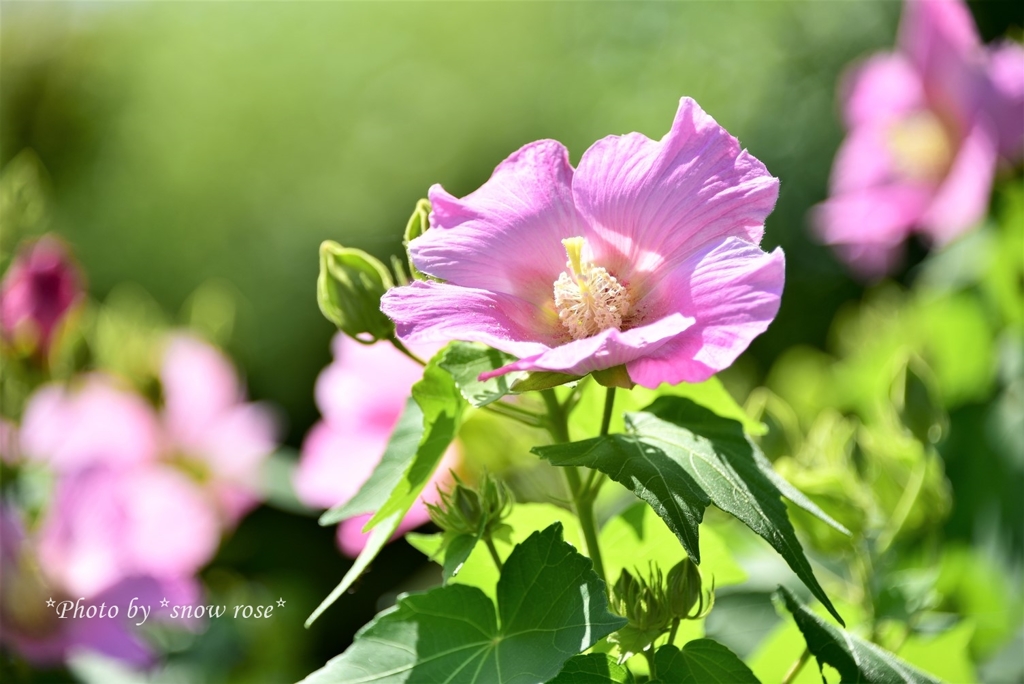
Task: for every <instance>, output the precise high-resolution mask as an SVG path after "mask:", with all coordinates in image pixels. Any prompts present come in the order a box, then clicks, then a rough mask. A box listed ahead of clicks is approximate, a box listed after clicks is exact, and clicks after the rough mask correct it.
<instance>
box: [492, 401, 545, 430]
mask: <svg viewBox="0 0 1024 684" xmlns="http://www.w3.org/2000/svg"><path fill="white" fill-rule="evenodd" d="M483 408H484V410H485V411H490V412H491V413H494V414H496V415H499V416H504V417H505V418H511V419H512V420H514V421H516V422H519V423H522V424H523V425H529V426H530V427H536V428H545V427H547V419H546V418H545V417H544V416H541V415H538V414H536V413H534V412H533V411H527V410H526V409H523V408H519V407H518V406H513V405H512V404H506V403H504V402H501V401H496V402H494V403H491V404H487V405H486V406H484V407H483Z"/></svg>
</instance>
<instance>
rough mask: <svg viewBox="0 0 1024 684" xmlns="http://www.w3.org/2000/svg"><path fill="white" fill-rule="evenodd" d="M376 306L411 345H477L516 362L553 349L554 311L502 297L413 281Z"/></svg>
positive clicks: (472, 290) (445, 284)
mask: <svg viewBox="0 0 1024 684" xmlns="http://www.w3.org/2000/svg"><path fill="white" fill-rule="evenodd" d="M553 284H554V281H552V285H553ZM552 293H553V288H552ZM552 293H549V295H548V297H549V299H550V298H553V294H552ZM380 307H381V310H382V311H383V312H384V313H385V314H387V316H388V317H389V318H391V320H393V321H394V322H395V330H396V332H397V333H398V336H399V337H400V338H402V340H404V341H408V342H410V343H412V344H429V343H432V342H447V341H450V340H464V341H466V342H482V343H484V344H486V345H488V346H490V347H494V348H495V349H500V350H501V351H503V352H507V353H509V354H512V355H513V356H519V357H523V356H532V355H534V354H540V353H542V352H544V351H546V350H547V349H548V347H550V346H553V345H555V344H557V341H556V339H555V337H554V335H555V332H556V330H557V327H558V316H557V314H555V311H554V308H553V307H552V308H551V309H550V310H543V309H541V308H540V307H538V306H535V305H534V304H531V303H529V302H526V301H524V300H522V299H519V298H517V297H512V296H509V295H506V294H501V293H495V292H487V291H484V290H478V289H473V288H469V287H458V286H455V285H449V284H447V283H433V282H421V281H418V282H415V283H412V284H411V285H407V286H405V287H396V288H393V289H391V290H389V291H388V292H387V293H386V294H385V295H384V296H383V297H382V298H381V301H380Z"/></svg>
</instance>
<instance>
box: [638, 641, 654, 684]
mask: <svg viewBox="0 0 1024 684" xmlns="http://www.w3.org/2000/svg"><path fill="white" fill-rule="evenodd" d="M641 653H643V654H644V658H646V659H647V668H648V669H649V670H650V671H651V677H650V679H651V681H654V680H655V679H656V678H657V677H658V668H657V667H656V666H655V665H654V645H653V644H651V645H650V646H648V647H647V648H645V649H644V650H643V651H641Z"/></svg>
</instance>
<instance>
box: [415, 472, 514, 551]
mask: <svg viewBox="0 0 1024 684" xmlns="http://www.w3.org/2000/svg"><path fill="white" fill-rule="evenodd" d="M452 477H453V478H454V480H455V486H454V487H452V488H451V489H450V490H448V491H444V490H441V489H438V495H439V497H440V502H439V503H438V504H427V511H428V512H429V513H430V519H431V520H432V521H433V523H434V524H435V525H437V526H438V527H440V528H441V529H442V530H444V531H445V532H450V533H452V534H453V535H459V534H472V535H481V536H490V535H492V534H493V533H494V532H495V531H496V530H497V528H498V527H499V526H500V525H501V524H502V521H503V520H504V519H505V518H507V517H508V514H509V513H511V512H512V505H513V504H514V503H515V500H514V498H513V496H512V492H511V490H509V488H508V486H507V485H505V483H504V482H501V481H500V480H498V479H496V478H494V477H492V476H491V475H490V474H486V473H485V474H484V477H483V479H482V480H481V481H480V485H479V487H477V488H475V489H474V488H473V487H470V486H468V485H466V484H465V483H464V482H463V481H462V480H460V479H459V476H458V475H456V474H455V473H452Z"/></svg>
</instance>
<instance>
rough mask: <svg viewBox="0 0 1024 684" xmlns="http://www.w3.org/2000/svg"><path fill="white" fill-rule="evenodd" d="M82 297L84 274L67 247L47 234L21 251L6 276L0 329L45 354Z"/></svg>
mask: <svg viewBox="0 0 1024 684" xmlns="http://www.w3.org/2000/svg"><path fill="white" fill-rule="evenodd" d="M81 297H82V278H81V274H80V273H79V270H78V267H77V266H75V264H74V262H73V261H72V259H71V255H70V254H69V253H68V250H67V248H66V247H65V246H64V244H63V243H62V242H61V241H60V240H58V239H57V238H55V237H53V236H50V235H44V236H43V237H41V238H40V239H38V240H36V241H35V242H33V243H31V244H30V245H28V246H26V247H24V248H23V249H22V250H21V251H20V252H19V253H18V256H17V257H16V258H15V260H14V262H13V263H12V264H11V266H10V268H9V269H8V270H7V274H6V275H5V276H4V280H3V285H2V292H0V329H2V331H3V335H4V337H5V338H7V339H8V340H9V341H11V342H13V343H14V344H15V345H16V346H17V347H20V348H24V349H27V350H29V351H32V352H38V353H40V354H43V355H45V354H47V353H48V352H49V349H50V344H51V342H52V341H53V336H54V333H55V332H56V331H57V329H58V327H59V326H60V324H61V323H62V322H63V321H64V319H65V317H66V316H67V314H68V312H69V311H70V310H71V309H72V307H73V306H74V305H75V304H76V303H77V302H78V301H79V300H80V299H81Z"/></svg>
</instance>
